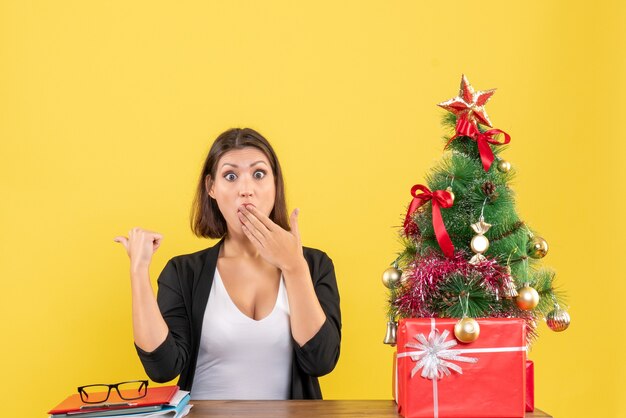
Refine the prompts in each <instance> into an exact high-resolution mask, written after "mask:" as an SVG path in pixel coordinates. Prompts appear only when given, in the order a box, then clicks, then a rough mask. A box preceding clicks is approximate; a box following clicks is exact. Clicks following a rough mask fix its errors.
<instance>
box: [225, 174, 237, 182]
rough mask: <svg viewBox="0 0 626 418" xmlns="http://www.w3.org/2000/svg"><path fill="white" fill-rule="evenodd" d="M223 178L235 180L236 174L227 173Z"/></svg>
mask: <svg viewBox="0 0 626 418" xmlns="http://www.w3.org/2000/svg"><path fill="white" fill-rule="evenodd" d="M224 178H225V179H226V180H227V181H235V179H237V176H236V175H235V173H227V174H226V175H225V176H224Z"/></svg>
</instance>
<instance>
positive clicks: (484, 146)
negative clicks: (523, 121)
mask: <svg viewBox="0 0 626 418" xmlns="http://www.w3.org/2000/svg"><path fill="white" fill-rule="evenodd" d="M498 134H503V135H504V141H503V142H498V140H496V139H495V138H494V137H495V136H496V135H498ZM460 136H467V137H470V138H472V139H473V140H475V141H476V143H477V144H478V152H479V153H480V160H481V162H482V164H483V169H484V170H485V171H489V167H491V164H492V163H493V160H494V159H495V157H494V155H493V151H492V150H491V147H490V146H489V144H492V145H506V144H508V143H509V142H511V136H510V135H509V134H507V133H506V132H504V131H502V130H500V129H490V130H488V131H486V132H480V131H479V130H478V128H477V127H476V124H475V123H473V122H472V121H470V120H469V119H468V118H466V117H464V116H462V117H460V118H459V119H458V120H457V122H456V135H455V136H454V137H453V138H452V139H450V140H449V141H448V143H447V144H446V146H445V148H447V147H448V145H450V142H452V141H453V140H455V139H456V138H458V137H460Z"/></svg>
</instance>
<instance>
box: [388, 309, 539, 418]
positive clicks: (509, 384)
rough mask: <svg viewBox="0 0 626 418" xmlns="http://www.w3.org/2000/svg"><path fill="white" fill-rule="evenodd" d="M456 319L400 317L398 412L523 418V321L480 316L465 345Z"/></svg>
mask: <svg viewBox="0 0 626 418" xmlns="http://www.w3.org/2000/svg"><path fill="white" fill-rule="evenodd" d="M457 321H458V319H454V318H412V319H401V320H400V322H399V324H398V332H397V342H398V352H397V386H396V389H397V397H396V401H397V403H398V412H399V413H400V414H401V415H402V416H403V417H405V418H422V417H429V418H430V417H435V418H453V417H454V418H458V417H481V418H489V417H498V418H505V417H523V416H524V411H525V409H526V404H525V397H526V396H525V395H526V389H527V388H526V330H525V323H524V321H523V320H521V319H504V318H487V319H478V320H477V321H478V324H479V325H480V336H479V338H478V339H477V340H476V341H474V342H473V343H469V344H464V343H461V342H459V341H457V340H456V338H455V337H454V325H455V324H456V323H457Z"/></svg>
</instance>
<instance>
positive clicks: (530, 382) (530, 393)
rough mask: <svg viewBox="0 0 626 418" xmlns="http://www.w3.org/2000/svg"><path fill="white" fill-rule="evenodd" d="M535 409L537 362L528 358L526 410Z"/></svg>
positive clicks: (531, 410)
mask: <svg viewBox="0 0 626 418" xmlns="http://www.w3.org/2000/svg"><path fill="white" fill-rule="evenodd" d="M534 410H535V364H534V363H533V361H532V360H526V412H533V411H534Z"/></svg>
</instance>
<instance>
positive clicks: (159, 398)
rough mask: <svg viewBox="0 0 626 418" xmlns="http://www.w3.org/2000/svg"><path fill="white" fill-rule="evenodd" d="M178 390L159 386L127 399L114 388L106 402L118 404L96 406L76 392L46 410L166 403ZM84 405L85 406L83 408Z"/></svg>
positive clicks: (92, 409) (53, 412) (65, 411)
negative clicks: (134, 397) (82, 398)
mask: <svg viewBox="0 0 626 418" xmlns="http://www.w3.org/2000/svg"><path fill="white" fill-rule="evenodd" d="M176 392H178V386H160V387H156V388H148V393H147V394H146V396H144V397H143V398H141V399H134V400H132V401H127V400H124V399H121V398H120V397H119V395H118V394H117V392H116V391H115V390H111V394H110V396H109V399H107V401H106V404H120V405H115V406H105V405H103V406H102V407H98V405H99V404H88V403H84V402H83V401H81V400H80V395H79V394H78V393H76V394H74V395H72V396H70V397H68V398H67V399H66V400H64V401H63V402H61V403H60V404H59V405H57V406H56V407H55V408H54V409H51V410H50V411H48V414H51V415H56V414H68V413H76V412H85V413H87V412H99V411H111V410H113V409H128V408H141V407H144V406H155V405H167V404H168V403H169V402H170V401H171V400H172V398H173V397H174V395H175V394H176ZM84 407H87V409H85V408H84Z"/></svg>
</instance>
